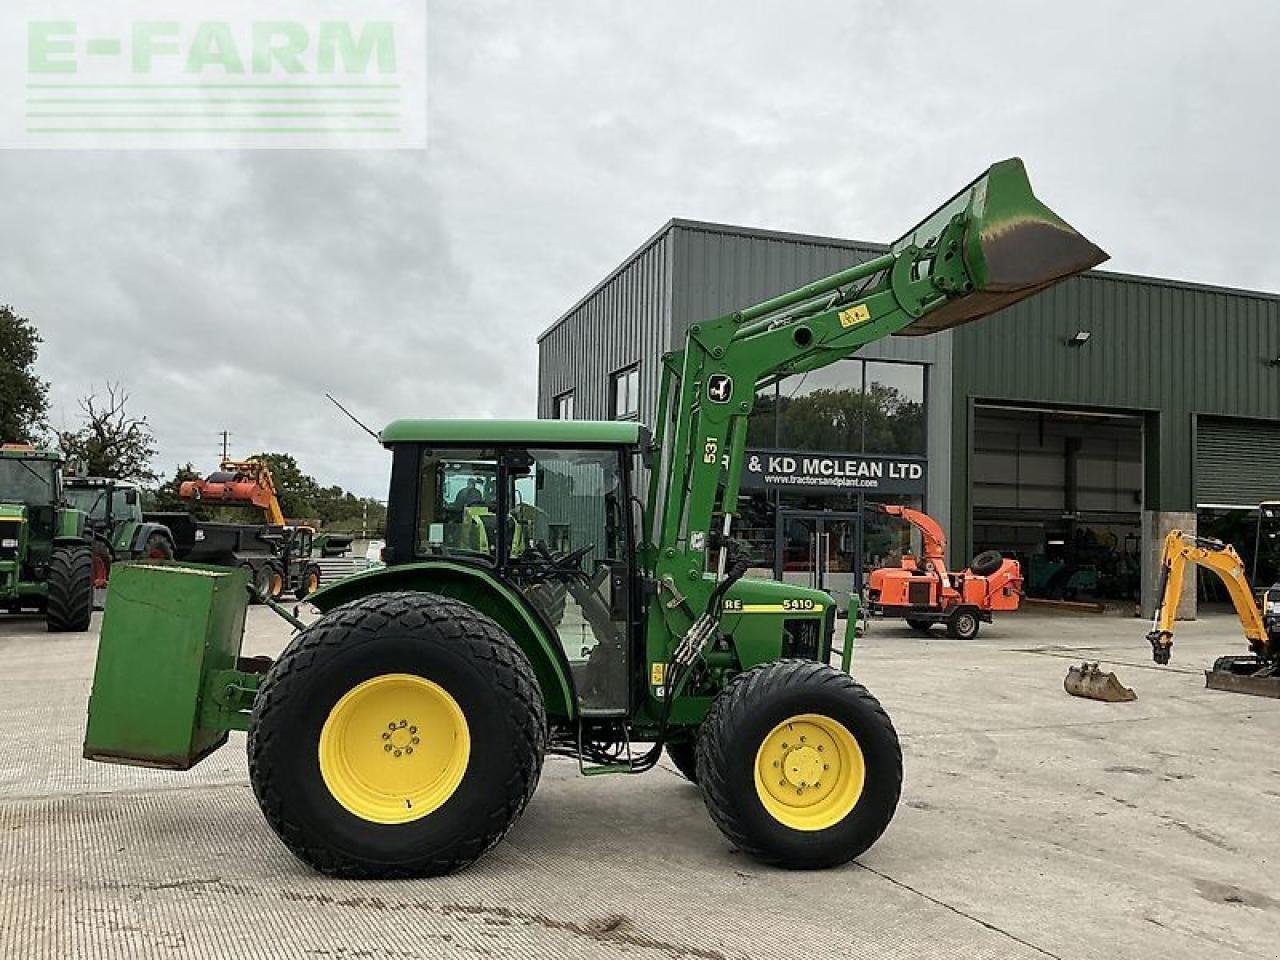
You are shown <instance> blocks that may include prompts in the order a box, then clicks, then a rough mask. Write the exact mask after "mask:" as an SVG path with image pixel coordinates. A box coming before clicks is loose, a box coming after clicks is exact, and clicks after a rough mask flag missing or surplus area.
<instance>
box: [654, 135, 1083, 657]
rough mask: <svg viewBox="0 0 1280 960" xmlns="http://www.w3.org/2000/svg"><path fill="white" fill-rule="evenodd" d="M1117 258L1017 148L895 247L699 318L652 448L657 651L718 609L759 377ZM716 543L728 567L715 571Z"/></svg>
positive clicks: (943, 320) (667, 389) (980, 312)
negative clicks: (1058, 203)
mask: <svg viewBox="0 0 1280 960" xmlns="http://www.w3.org/2000/svg"><path fill="white" fill-rule="evenodd" d="M1105 259H1106V254H1105V253H1103V252H1102V251H1101V250H1099V249H1098V248H1097V247H1096V246H1094V245H1093V244H1092V243H1090V242H1089V241H1088V240H1085V239H1084V238H1083V237H1081V236H1080V234H1078V233H1077V232H1076V231H1075V230H1073V229H1072V228H1071V227H1070V226H1069V225H1068V224H1066V223H1065V222H1064V221H1063V220H1061V219H1060V218H1059V217H1058V216H1057V215H1056V214H1054V213H1053V212H1052V211H1051V210H1049V209H1048V208H1047V207H1045V206H1043V205H1042V204H1041V203H1040V202H1039V201H1038V200H1037V199H1036V198H1035V196H1034V194H1033V193H1032V191H1031V185H1030V183H1029V182H1028V180H1027V177H1026V171H1025V170H1024V169H1023V166H1022V162H1021V161H1020V160H1017V159H1013V160H1006V161H1003V162H1002V163H998V164H996V165H994V166H992V167H991V168H990V169H989V170H988V171H987V172H986V173H985V174H984V175H983V176H982V177H980V178H978V179H977V180H975V181H974V182H973V183H971V184H970V185H969V186H968V187H966V188H965V189H964V190H962V191H960V193H958V194H957V195H956V196H955V197H953V198H952V199H951V200H950V201H948V202H947V203H946V204H944V205H943V206H942V207H940V208H939V209H938V210H937V211H935V213H933V214H931V215H930V216H929V217H927V218H926V219H925V220H924V221H923V222H922V223H920V224H919V225H918V226H916V227H914V228H913V229H912V230H910V231H909V232H908V233H907V234H906V235H904V236H903V237H902V238H901V239H899V240H898V241H897V242H896V243H895V244H893V245H892V247H891V248H890V249H889V251H888V252H887V253H885V254H883V255H881V256H879V257H876V258H874V259H872V260H870V261H868V262H866V263H862V264H858V265H856V266H853V267H850V268H848V269H847V270H843V271H841V272H839V273H836V274H833V275H832V276H830V277H827V278H825V279H822V280H819V281H816V282H814V283H811V284H808V285H807V286H804V287H801V288H799V289H797V290H793V291H791V292H790V293H786V294H783V295H781V296H778V297H774V298H773V299H771V300H767V301H764V302H763V303H760V304H756V305H755V306H752V307H748V308H746V309H744V310H740V311H736V312H734V313H730V314H727V315H725V316H722V317H719V318H717V319H715V320H710V321H707V322H703V323H696V324H693V325H692V326H691V327H690V328H689V331H688V334H687V337H686V341H685V346H684V349H683V350H682V351H679V352H675V353H671V354H667V355H665V356H664V357H663V376H662V386H661V393H660V396H659V415H658V419H657V422H656V423H655V433H654V442H653V446H652V448H651V453H652V454H653V459H652V465H653V475H652V481H651V487H650V498H649V503H650V510H649V518H650V519H649V522H650V523H651V524H652V529H651V530H650V532H649V536H648V537H647V540H648V542H647V544H646V546H645V555H646V558H647V559H648V560H649V561H651V562H650V568H651V569H652V570H653V571H654V573H655V576H656V579H657V580H658V583H659V588H660V590H662V591H664V600H663V602H662V604H661V609H662V611H663V614H664V617H665V627H664V628H663V629H662V630H661V631H651V633H650V644H649V654H650V659H651V660H655V661H656V660H658V659H660V658H661V655H662V654H663V653H664V651H663V650H662V647H663V645H664V644H667V645H669V644H670V643H672V642H674V639H675V638H680V637H683V636H684V635H685V634H686V632H687V631H688V630H689V628H690V627H691V625H692V624H693V622H694V621H696V620H698V619H699V618H700V617H706V616H710V615H712V611H710V609H709V606H708V605H709V602H710V600H711V599H712V596H713V591H714V590H715V589H717V587H718V586H719V584H720V582H721V581H723V579H724V575H725V571H726V568H727V566H728V565H729V560H728V557H729V534H730V530H731V522H732V517H733V515H734V513H735V512H736V510H737V502H738V485H739V479H740V475H741V469H742V463H743V456H744V450H745V447H746V438H747V424H748V419H749V417H750V414H751V410H752V408H753V407H754V404H755V397H756V393H757V391H758V390H760V389H762V388H764V387H767V386H770V385H772V384H773V383H775V382H776V381H778V380H780V379H782V378H784V377H787V376H791V375H794V374H799V373H805V372H808V371H811V370H817V369H820V368H821V367H824V366H827V365H829V364H831V363H834V362H836V361H838V360H841V359H843V358H845V357H848V356H850V355H852V354H854V353H856V352H857V351H858V350H859V349H860V348H861V347H863V346H865V345H866V344H868V343H872V342H874V341H876V340H880V339H882V338H884V337H887V336H891V335H894V334H900V335H910V334H915V333H931V332H934V331H936V330H941V329H946V328H949V327H953V326H957V325H959V324H962V323H967V322H969V321H971V320H976V319H978V318H980V317H983V316H986V315H987V314H990V313H992V312H994V311H996V310H999V309H1002V308H1003V307H1005V306H1008V305H1009V304H1012V303H1014V302H1016V301H1018V300H1021V299H1023V298H1024V297H1027V296H1030V295H1032V294H1034V293H1036V292H1038V291H1039V290H1042V289H1044V288H1045V287H1048V286H1051V285H1052V284H1054V283H1057V282H1059V281H1061V280H1063V279H1066V278H1067V277H1068V276H1071V275H1073V274H1076V273H1079V272H1081V271H1083V270H1087V269H1088V268H1090V267H1093V266H1096V265H1097V264H1098V263H1101V262H1102V261H1103V260H1105ZM717 517H718V518H719V519H717ZM713 550H714V551H716V552H717V556H716V564H715V569H716V575H715V576H708V575H707V568H708V566H709V564H708V551H713ZM657 619H658V618H654V620H657Z"/></svg>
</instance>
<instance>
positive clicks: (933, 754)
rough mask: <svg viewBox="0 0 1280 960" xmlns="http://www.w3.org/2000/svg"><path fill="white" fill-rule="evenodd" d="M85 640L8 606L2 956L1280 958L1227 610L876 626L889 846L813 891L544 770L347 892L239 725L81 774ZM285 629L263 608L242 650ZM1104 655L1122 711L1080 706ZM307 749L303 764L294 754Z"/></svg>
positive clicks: (863, 675)
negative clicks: (313, 863) (898, 791)
mask: <svg viewBox="0 0 1280 960" xmlns="http://www.w3.org/2000/svg"><path fill="white" fill-rule="evenodd" d="M99 619H100V618H99V617H98V616H95V621H94V622H95V632H94V633H90V634H84V635H51V634H47V633H45V631H44V625H43V622H42V621H40V620H39V619H37V618H32V617H26V618H18V617H0V705H2V706H0V957H4V958H18V957H23V958H26V957H40V958H51V960H52V958H67V957H93V958H109V957H120V958H142V957H232V958H237V960H248V958H257V957H262V958H266V957H272V958H276V957H309V958H337V960H345V958H384V957H385V958H405V960H408V958H416V957H423V958H427V957H444V956H449V957H455V956H456V957H494V958H508V957H593V958H594V957H626V958H634V960H648V958H654V960H657V958H668V960H714V958H726V960H727V958H742V957H760V958H778V957H786V958H814V960H825V958H828V957H900V958H922V957H929V958H931V957H938V958H941V957H956V958H963V960H979V958H997V957H1000V958H1003V957H1011V958H1029V960H1034V958H1062V960H1078V958H1093V957H1097V958H1113V957H1132V958H1150V957H1160V958H1165V960H1173V958H1188V960H1190V958H1204V957H1213V958H1215V960H1230V958H1243V957H1255V958H1274V957H1276V956H1278V955H1280V838H1278V835H1277V829H1276V823H1277V819H1278V817H1277V814H1280V750H1278V749H1277V744H1280V701H1278V700H1268V699H1262V698H1256V697H1246V696H1242V695H1238V694H1229V693H1221V692H1215V691H1208V690H1205V689H1204V680H1203V675H1202V673H1201V671H1202V669H1203V668H1204V667H1205V666H1207V665H1209V664H1210V663H1211V662H1212V660H1213V658H1214V657H1215V656H1217V655H1221V654H1226V653H1242V652H1244V649H1243V648H1244V644H1243V640H1242V639H1241V636H1240V632H1239V628H1238V626H1237V625H1236V624H1235V621H1234V620H1233V619H1231V618H1229V617H1226V616H1222V615H1213V616H1207V617H1204V618H1202V619H1201V620H1199V621H1196V622H1194V623H1187V624H1183V625H1180V627H1179V632H1178V639H1177V643H1176V645H1175V647H1174V660H1173V664H1172V665H1171V666H1170V667H1167V668H1157V667H1155V666H1154V665H1152V664H1151V663H1150V657H1149V650H1148V647H1147V644H1146V641H1145V640H1144V633H1145V630H1146V627H1145V624H1144V623H1143V622H1142V621H1139V620H1135V619H1131V618H1119V617H1099V616H1065V615H1050V614H1044V613H1035V614H1032V613H1021V614H1018V615H1014V616H1008V617H1004V618H1002V619H999V620H997V621H996V623H995V624H992V625H984V628H983V632H982V634H981V635H980V636H979V638H978V639H977V640H975V641H972V642H969V643H958V642H956V641H952V640H948V639H946V638H945V637H943V636H941V635H940V636H938V637H936V638H933V639H923V638H920V637H917V636H915V635H914V634H912V633H911V632H910V631H908V630H907V629H906V628H905V627H904V626H901V625H899V624H897V623H893V622H889V623H875V624H873V626H872V630H871V632H870V634H869V635H868V636H867V637H865V638H864V639H863V640H862V641H861V642H860V644H859V646H858V650H857V654H856V656H855V660H854V673H855V675H856V676H858V677H859V679H861V680H862V681H863V682H864V683H866V684H867V686H868V687H869V688H870V689H871V690H872V691H873V692H874V693H875V694H876V695H877V696H878V697H879V698H880V699H881V700H882V702H883V703H884V704H885V706H886V707H887V708H888V710H889V712H890V714H891V716H892V717H893V719H894V722H895V724H896V725H897V728H898V731H899V733H900V735H901V738H902V743H903V752H904V755H905V763H906V780H905V784H904V789H903V797H902V804H901V807H900V808H899V811H898V814H897V817H896V819H895V820H894V822H893V824H892V825H891V826H890V828H889V831H888V833H887V834H886V835H885V836H884V837H883V838H882V839H881V840H880V842H879V843H878V844H877V845H876V846H874V847H873V848H872V849H871V850H870V851H868V852H867V853H866V854H864V855H863V857H861V858H860V862H859V863H857V864H851V865H849V866H847V867H845V868H842V869H838V870H832V871H827V872H817V873H792V872H785V871H780V870H774V869H770V868H766V867H763V866H761V865H759V864H757V863H754V862H753V861H751V860H749V859H747V858H746V857H744V856H743V855H741V854H738V853H735V852H734V851H733V850H732V849H731V848H730V847H729V845H728V843H727V842H726V841H725V840H724V838H723V837H722V836H721V834H720V833H719V832H718V831H717V830H716V828H715V826H714V825H713V824H712V823H711V821H710V819H709V818H708V816H707V814H706V811H705V809H704V807H703V805H702V800H701V796H700V794H699V792H698V789H697V788H696V787H695V786H693V785H691V784H689V783H688V782H686V781H685V780H683V779H682V778H680V777H679V776H678V775H677V774H676V773H675V772H674V770H673V769H672V768H671V767H670V766H669V765H666V764H664V766H663V767H662V768H660V769H658V770H655V771H652V772H650V773H648V774H646V775H644V776H639V777H624V776H619V777H603V778H594V779H591V780H586V779H583V778H581V777H579V776H578V775H577V768H576V766H575V765H574V764H572V763H570V762H567V761H564V760H559V759H551V760H548V762H547V764H546V767H545V768H544V772H543V777H542V782H541V785H540V786H539V788H538V792H537V794H536V795H535V797H534V799H533V802H532V804H531V805H530V807H529V809H528V811H527V812H526V814H525V816H524V817H523V819H522V820H521V821H520V822H519V823H518V824H517V825H516V827H515V829H514V830H513V831H512V833H511V834H510V835H509V836H508V838H507V839H506V840H505V841H504V842H503V843H501V844H500V845H499V846H498V847H496V848H495V849H494V850H493V851H492V852H491V853H489V854H488V855H487V856H486V857H485V858H484V859H482V860H481V861H480V862H479V863H478V864H476V865H475V866H474V867H472V868H471V869H469V870H467V871H465V872H463V873H461V874H459V875H456V876H453V877H448V878H443V879H436V880H421V881H406V882H393V883H356V882H345V881H336V880H331V879H328V878H326V877H323V876H320V875H318V874H316V873H314V872H312V871H311V870H310V869H309V868H307V867H305V866H304V865H302V864H301V863H299V862H297V861H296V860H294V859H293V858H292V857H291V856H290V855H289V854H288V853H287V852H286V850H285V849H284V847H283V846H281V844H280V843H279V842H277V840H276V839H275V837H274V835H273V834H272V833H271V832H270V830H269V829H268V827H267V826H266V823H265V821H264V820H263V819H262V817H261V815H260V814H259V812H258V808H257V805H256V803H255V801H254V797H253V793H252V790H251V789H250V787H249V783H248V775H247V772H246V764H245V757H244V736H243V735H239V734H233V735H232V737H231V742H230V743H229V744H228V745H227V746H226V747H224V748H223V749H222V750H220V751H218V752H217V753H215V754H214V755H213V756H211V757H210V758H209V759H207V760H205V761H204V762H203V763H201V764H200V765H198V766H197V767H196V768H195V769H193V770H191V771H188V772H185V773H173V772H160V771H154V770H146V769H138V768H133V767H124V766H111V765H102V764H94V763H89V762H87V761H84V760H82V759H81V756H80V744H81V737H82V736H83V728H84V718H85V708H86V703H87V699H88V693H89V684H90V678H91V675H92V671H93V661H94V652H95V643H96V628H97V624H98V621H99ZM288 636H289V628H288V627H287V626H286V625H285V624H284V623H283V622H282V621H280V620H278V619H277V618H275V617H274V616H273V615H272V614H271V613H270V612H269V611H266V610H263V609H258V608H255V609H253V610H251V611H250V633H249V638H248V640H247V643H246V648H247V650H248V652H252V653H275V652H278V651H279V650H280V649H281V648H282V646H283V645H284V644H285V643H286V642H287V640H288ZM1083 659H1089V660H1101V661H1102V662H1103V665H1104V667H1106V668H1109V669H1114V670H1116V671H1117V672H1118V674H1119V676H1120V679H1121V680H1122V681H1123V682H1124V683H1126V684H1127V685H1129V686H1132V687H1134V688H1135V689H1136V690H1137V692H1138V700H1137V701H1136V702H1133V703H1124V704H1104V703H1098V702H1094V701H1086V700H1080V699H1076V698H1073V697H1069V696H1067V695H1066V694H1065V693H1064V692H1063V689H1062V679H1063V676H1064V675H1065V673H1066V671H1067V668H1068V667H1069V666H1070V665H1071V663H1072V662H1079V661H1081V660H1083ZM306 748H307V746H306V745H305V744H299V749H306Z"/></svg>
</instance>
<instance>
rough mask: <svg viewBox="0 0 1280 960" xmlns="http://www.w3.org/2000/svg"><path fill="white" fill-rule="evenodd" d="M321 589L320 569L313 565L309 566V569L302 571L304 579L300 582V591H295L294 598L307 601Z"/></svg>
mask: <svg viewBox="0 0 1280 960" xmlns="http://www.w3.org/2000/svg"><path fill="white" fill-rule="evenodd" d="M319 589H320V568H319V567H318V566H316V565H315V564H314V563H313V564H308V566H307V568H306V569H305V570H303V571H302V579H301V580H300V581H299V582H298V589H297V590H295V591H294V594H293V595H294V596H295V597H297V598H298V599H299V600H305V599H307V597H309V596H311V595H312V594H313V593H315V592H316V591H317V590H319Z"/></svg>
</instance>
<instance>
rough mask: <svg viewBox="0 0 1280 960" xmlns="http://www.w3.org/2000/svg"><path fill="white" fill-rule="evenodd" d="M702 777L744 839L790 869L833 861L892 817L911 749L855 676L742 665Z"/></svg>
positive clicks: (714, 804)
mask: <svg viewBox="0 0 1280 960" xmlns="http://www.w3.org/2000/svg"><path fill="white" fill-rule="evenodd" d="M698 782H699V783H700V784H701V786H702V796H703V800H704V801H705V802H706V805H707V810H708V811H709V812H710V813H711V818H712V819H713V820H714V821H715V822H716V825H717V826H719V827H720V829H721V831H723V833H724V834H725V836H726V837H728V838H729V840H730V842H732V843H733V844H734V846H736V847H737V848H738V849H740V850H742V851H743V852H745V853H747V854H750V855H751V856H753V857H755V858H756V859H758V860H762V861H764V862H765V863H769V864H773V865H774V866H779V867H787V868H792V869H814V868H821V867H834V866H838V865H839V864H842V863H846V862H848V861H849V860H852V859H853V858H854V857H856V856H858V855H859V854H860V853H862V852H863V851H864V850H866V849H867V848H868V847H870V846H871V845H872V844H873V843H875V842H876V840H877V839H879V837H880V835H881V834H882V833H884V831H885V829H886V828H887V827H888V826H889V821H890V820H892V819H893V814H894V811H895V810H896V809H897V806H898V796H899V794H900V793H901V790H902V750H901V748H900V747H899V745H898V735H897V733H896V732H895V731H894V729H893V724H892V723H891V722H890V720H889V717H888V715H887V714H886V713H885V712H884V709H883V708H882V707H881V706H880V704H879V702H878V701H877V700H876V698H875V697H873V696H872V695H871V694H870V693H868V692H867V690H866V688H865V687H863V686H862V685H861V684H859V683H857V682H856V681H855V680H854V679H853V678H852V677H850V676H849V675H848V674H846V673H842V672H841V671H839V670H836V669H834V668H833V667H829V666H827V665H826V664H821V663H814V662H812V661H808V660H779V661H776V662H774V663H768V664H763V665H761V666H758V667H755V668H754V669H751V670H748V671H746V672H745V673H742V674H739V675H738V676H737V677H736V678H735V679H734V680H733V681H732V683H730V685H729V686H728V687H726V688H725V689H724V690H723V691H722V692H721V693H720V695H719V696H718V697H717V698H716V700H715V703H714V704H712V707H711V711H710V712H709V713H708V714H707V718H706V720H705V721H703V724H702V732H701V735H700V736H699V738H698Z"/></svg>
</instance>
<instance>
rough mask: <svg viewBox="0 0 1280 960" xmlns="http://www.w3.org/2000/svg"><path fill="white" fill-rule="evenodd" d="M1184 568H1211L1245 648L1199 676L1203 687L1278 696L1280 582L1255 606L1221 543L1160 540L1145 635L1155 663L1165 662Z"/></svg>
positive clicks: (1175, 537)
mask: <svg viewBox="0 0 1280 960" xmlns="http://www.w3.org/2000/svg"><path fill="white" fill-rule="evenodd" d="M1188 564H1195V565H1196V566H1200V567H1204V568H1205V569H1206V570H1212V571H1213V572H1214V573H1216V574H1217V575H1218V578H1219V579H1220V580H1221V581H1222V582H1223V584H1224V585H1225V586H1226V588H1227V593H1228V594H1229V595H1230V597H1231V603H1232V605H1233V606H1234V607H1235V610H1236V616H1238V617H1239V618H1240V625H1241V626H1242V627H1244V635H1245V639H1246V640H1247V641H1248V643H1249V650H1250V653H1249V654H1248V655H1247V656H1230V657H1219V658H1218V659H1217V660H1216V661H1214V664H1213V669H1212V670H1206V671H1205V672H1204V685H1205V686H1206V687H1209V688H1210V689H1213V690H1229V691H1232V692H1234V693H1250V694H1254V695H1255V696H1260V697H1276V698H1280V584H1276V585H1275V586H1272V587H1270V588H1269V589H1267V590H1264V591H1262V592H1261V596H1260V600H1261V603H1259V601H1258V600H1257V599H1255V595H1254V591H1253V588H1252V587H1251V586H1250V585H1249V579H1248V577H1246V576H1245V572H1244V562H1243V561H1242V560H1241V559H1240V555H1239V554H1238V553H1236V551H1235V548H1234V547H1232V546H1231V545H1230V544H1227V543H1223V542H1222V541H1221V540H1214V539H1212V538H1210V537H1197V536H1194V535H1192V534H1189V533H1183V532H1182V531H1181V530H1171V531H1170V532H1169V535H1168V536H1166V537H1165V538H1164V553H1163V555H1162V556H1161V564H1160V586H1159V589H1158V591H1157V600H1156V610H1155V617H1154V618H1153V619H1152V622H1151V632H1150V633H1148V634H1147V640H1149V641H1150V642H1151V652H1152V657H1153V659H1154V660H1155V662H1156V663H1160V664H1167V663H1168V662H1169V656H1170V653H1171V652H1172V649H1173V624H1174V619H1175V618H1176V617H1177V615H1178V599H1179V597H1181V596H1182V584H1183V579H1184V577H1185V575H1186V571H1187V565H1188Z"/></svg>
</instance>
